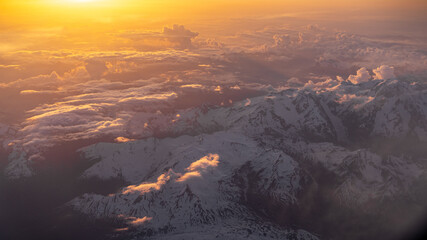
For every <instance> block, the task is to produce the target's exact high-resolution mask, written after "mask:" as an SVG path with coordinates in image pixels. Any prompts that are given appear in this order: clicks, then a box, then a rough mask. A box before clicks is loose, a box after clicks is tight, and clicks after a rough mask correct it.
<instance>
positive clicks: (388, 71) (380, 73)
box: [373, 65, 396, 80]
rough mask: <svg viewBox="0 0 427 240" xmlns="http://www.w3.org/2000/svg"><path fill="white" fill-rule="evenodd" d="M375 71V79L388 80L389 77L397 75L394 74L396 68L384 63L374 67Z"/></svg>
mask: <svg viewBox="0 0 427 240" xmlns="http://www.w3.org/2000/svg"><path fill="white" fill-rule="evenodd" d="M373 72H374V73H375V79H384V80H387V79H390V78H395V77H396V76H395V75H394V68H393V67H389V66H387V65H382V66H380V67H378V68H376V69H374V70H373Z"/></svg>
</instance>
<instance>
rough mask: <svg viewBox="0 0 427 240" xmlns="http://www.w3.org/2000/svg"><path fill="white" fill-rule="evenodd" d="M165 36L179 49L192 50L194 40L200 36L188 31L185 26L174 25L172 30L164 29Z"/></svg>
mask: <svg viewBox="0 0 427 240" xmlns="http://www.w3.org/2000/svg"><path fill="white" fill-rule="evenodd" d="M163 35H164V36H165V37H167V38H168V39H169V41H171V42H172V43H175V44H176V46H177V47H178V48H184V49H188V48H192V47H193V45H192V39H193V38H195V37H197V36H198V35H199V34H198V33H196V32H192V31H190V30H188V29H186V28H185V27H184V26H183V25H177V24H175V25H173V26H172V28H169V27H164V28H163Z"/></svg>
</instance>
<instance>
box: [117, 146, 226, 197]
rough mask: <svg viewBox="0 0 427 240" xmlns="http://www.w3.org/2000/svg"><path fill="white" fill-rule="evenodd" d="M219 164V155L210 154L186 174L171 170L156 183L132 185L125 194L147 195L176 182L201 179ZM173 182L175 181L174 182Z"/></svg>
mask: <svg viewBox="0 0 427 240" xmlns="http://www.w3.org/2000/svg"><path fill="white" fill-rule="evenodd" d="M218 164H219V155H218V154H208V155H206V156H204V157H202V158H200V159H199V160H197V161H195V162H193V163H191V164H190V166H189V167H187V168H186V169H185V170H186V172H185V173H184V174H180V173H175V172H174V171H173V170H172V169H170V170H169V171H168V172H167V173H163V174H161V175H160V176H159V177H158V178H157V181H156V182H151V183H150V182H144V183H141V184H139V185H130V186H128V187H126V188H125V189H123V191H122V193H123V194H133V193H138V194H145V193H148V192H152V191H159V190H160V189H161V188H162V187H163V186H164V185H165V184H167V183H168V182H171V181H172V180H175V181H174V182H177V183H180V182H185V181H188V180H189V179H192V178H195V177H201V176H202V174H203V173H204V172H205V171H206V170H207V169H209V168H212V167H217V166H218ZM172 182H173V181H172Z"/></svg>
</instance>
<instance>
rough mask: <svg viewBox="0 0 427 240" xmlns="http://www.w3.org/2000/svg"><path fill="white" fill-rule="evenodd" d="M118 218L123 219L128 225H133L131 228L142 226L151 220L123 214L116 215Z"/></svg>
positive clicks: (150, 218) (125, 229)
mask: <svg viewBox="0 0 427 240" xmlns="http://www.w3.org/2000/svg"><path fill="white" fill-rule="evenodd" d="M118 217H119V218H121V219H124V220H126V221H127V222H128V224H130V225H133V226H139V225H142V224H145V223H147V222H150V221H151V220H152V219H153V218H152V217H147V216H145V217H142V218H137V217H132V216H125V215H123V214H119V215H118ZM127 230H129V229H128V228H123V229H116V231H127Z"/></svg>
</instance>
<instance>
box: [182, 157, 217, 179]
mask: <svg viewBox="0 0 427 240" xmlns="http://www.w3.org/2000/svg"><path fill="white" fill-rule="evenodd" d="M218 164H219V155H218V154H208V155H206V156H204V157H202V158H200V159H199V160H197V161H195V162H193V163H192V164H191V165H190V166H189V167H188V168H186V169H185V170H187V171H188V172H186V173H185V174H184V175H182V176H181V177H180V178H178V179H177V180H176V181H177V182H185V181H187V180H189V179H191V178H194V177H201V176H202V172H203V171H205V170H206V169H208V168H210V167H217V166H218Z"/></svg>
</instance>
